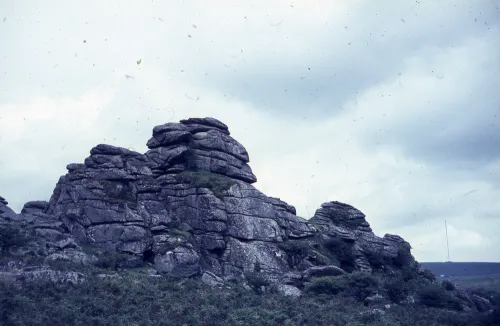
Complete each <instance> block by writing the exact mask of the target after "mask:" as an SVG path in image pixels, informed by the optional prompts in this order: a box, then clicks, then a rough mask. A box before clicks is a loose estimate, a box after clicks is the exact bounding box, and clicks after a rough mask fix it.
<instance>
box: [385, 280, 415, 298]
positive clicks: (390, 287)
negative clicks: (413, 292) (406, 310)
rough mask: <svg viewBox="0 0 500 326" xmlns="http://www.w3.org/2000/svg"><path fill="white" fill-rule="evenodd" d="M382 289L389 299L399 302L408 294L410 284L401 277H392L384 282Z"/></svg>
mask: <svg viewBox="0 0 500 326" xmlns="http://www.w3.org/2000/svg"><path fill="white" fill-rule="evenodd" d="M384 289H385V290H386V292H387V296H388V297H389V300H391V301H392V302H394V303H400V302H401V301H403V300H405V299H406V298H407V297H408V295H409V294H410V286H409V284H408V283H407V282H405V281H404V279H403V278H402V277H393V278H390V279H388V280H386V281H385V282H384Z"/></svg>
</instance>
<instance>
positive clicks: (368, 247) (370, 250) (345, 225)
mask: <svg viewBox="0 0 500 326" xmlns="http://www.w3.org/2000/svg"><path fill="white" fill-rule="evenodd" d="M309 223H311V224H314V225H316V226H317V228H318V229H319V230H320V231H322V234H324V235H325V236H326V238H329V237H339V238H341V239H343V240H344V241H345V242H346V243H349V244H351V246H352V250H353V252H354V257H355V261H354V264H355V267H356V269H357V270H362V271H367V272H371V271H372V264H371V263H370V261H369V259H367V257H376V258H377V259H378V261H386V262H391V261H394V260H397V258H398V256H399V255H402V254H403V255H405V256H406V257H408V258H409V260H410V261H408V262H407V263H408V264H411V265H414V266H415V267H417V265H416V262H415V260H414V259H413V257H412V256H411V254H410V249H411V246H410V244H409V243H408V242H406V241H405V240H404V239H402V238H401V237H399V236H397V235H391V234H386V235H385V236H384V237H383V238H380V237H377V236H376V235H375V234H374V233H373V231H372V229H371V227H370V224H369V223H368V222H367V221H366V219H365V214H363V213H362V212H361V211H359V210H358V209H356V208H354V207H352V206H351V205H348V204H344V203H340V202H337V201H332V202H327V203H324V204H322V205H321V207H320V208H319V209H318V210H316V212H315V214H314V216H313V217H312V218H311V219H310V220H309Z"/></svg>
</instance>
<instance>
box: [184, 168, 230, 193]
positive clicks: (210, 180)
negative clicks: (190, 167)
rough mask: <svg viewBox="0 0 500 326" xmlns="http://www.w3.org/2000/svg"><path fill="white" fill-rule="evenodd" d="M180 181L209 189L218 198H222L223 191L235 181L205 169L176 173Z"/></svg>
mask: <svg viewBox="0 0 500 326" xmlns="http://www.w3.org/2000/svg"><path fill="white" fill-rule="evenodd" d="M176 178H177V179H178V180H179V181H180V182H187V183H189V184H191V185H193V186H194V187H196V188H207V189H210V190H211V191H212V192H213V194H214V195H215V196H216V197H217V198H219V199H223V198H224V192H225V191H227V190H229V188H231V186H232V185H234V184H235V183H236V181H234V180H233V179H231V178H229V177H226V176H224V175H221V174H217V173H212V172H207V171H201V170H200V171H183V172H180V173H178V174H177V175H176Z"/></svg>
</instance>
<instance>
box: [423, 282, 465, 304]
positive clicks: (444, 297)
mask: <svg viewBox="0 0 500 326" xmlns="http://www.w3.org/2000/svg"><path fill="white" fill-rule="evenodd" d="M417 296H418V298H419V301H420V303H421V304H423V305H425V306H428V307H436V308H448V309H454V310H460V309H461V305H460V301H459V300H458V299H456V298H455V297H453V296H452V295H450V294H449V293H448V292H447V291H446V290H445V289H444V288H443V287H442V286H441V285H440V284H437V283H431V284H428V285H426V286H424V287H422V288H420V289H418V291H417Z"/></svg>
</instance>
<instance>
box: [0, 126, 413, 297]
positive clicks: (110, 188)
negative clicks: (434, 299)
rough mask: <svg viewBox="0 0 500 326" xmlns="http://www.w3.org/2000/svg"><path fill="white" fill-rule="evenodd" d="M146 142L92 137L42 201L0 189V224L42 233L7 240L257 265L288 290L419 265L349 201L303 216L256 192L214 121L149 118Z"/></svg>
mask: <svg viewBox="0 0 500 326" xmlns="http://www.w3.org/2000/svg"><path fill="white" fill-rule="evenodd" d="M147 146H148V148H149V150H148V151H147V152H146V153H144V154H141V153H138V152H135V151H131V150H128V149H125V148H120V147H115V146H112V145H107V144H100V145H97V146H95V147H94V148H92V149H91V150H90V156H89V157H87V158H86V159H85V161H84V162H83V163H72V164H69V165H68V166H67V170H68V173H67V174H66V175H64V176H62V177H60V179H59V181H58V183H57V185H56V187H55V189H54V191H53V194H52V196H51V198H50V200H49V201H48V202H44V201H32V202H28V203H26V204H25V205H24V207H23V209H22V211H21V213H20V214H16V213H15V212H13V211H12V210H11V209H10V208H8V206H7V202H6V201H5V199H4V198H2V197H0V224H2V223H3V225H7V224H9V223H11V224H12V223H14V222H15V223H20V224H22V227H21V226H19V227H20V228H22V229H23V230H27V231H26V232H31V234H34V235H35V238H36V239H37V240H36V241H32V242H31V243H29V244H24V245H22V246H16V245H13V246H10V247H9V248H7V249H6V247H5V246H4V248H2V249H3V250H8V251H10V252H11V253H16V251H17V252H18V253H19V251H20V250H21V251H23V252H24V253H27V252H32V254H33V255H35V256H37V255H38V256H42V257H44V261H50V260H54V259H62V260H65V261H70V262H73V263H81V264H87V263H88V262H89V261H91V260H92V259H93V257H91V256H89V255H87V254H86V253H85V252H84V251H83V250H82V247H89V246H90V247H92V248H98V249H100V250H106V251H112V252H115V251H116V252H120V253H123V254H126V255H127V257H128V261H126V262H124V264H125V265H124V266H127V267H133V266H140V265H141V264H145V263H149V264H151V265H153V266H154V268H155V269H156V270H157V272H158V273H159V274H161V275H166V276H173V277H192V276H200V277H202V278H203V280H204V282H206V283H208V284H214V285H215V284H221V282H222V281H223V280H225V279H226V280H227V279H230V278H233V277H239V276H242V275H246V274H248V273H259V275H260V276H261V277H262V278H264V279H266V282H270V283H274V284H278V286H279V289H280V291H281V292H282V293H284V294H287V295H293V296H296V295H298V294H299V293H300V291H299V290H298V287H300V286H301V285H302V284H303V283H304V282H307V281H310V280H311V279H312V278H314V277H320V276H328V275H342V274H345V273H346V272H347V273H349V272H353V271H366V272H374V271H380V272H383V273H390V272H392V271H394V270H398V269H402V268H406V269H413V270H415V271H416V270H418V268H419V265H418V263H417V262H416V261H415V260H414V258H413V256H412V255H411V253H410V249H411V247H410V245H409V244H408V243H407V242H406V241H404V240H403V239H402V238H401V237H399V236H396V235H385V236H384V237H383V238H381V237H378V236H376V235H375V234H374V233H373V232H372V229H371V228H370V225H369V224H368V222H367V221H366V219H365V215H364V214H363V213H362V212H360V211H359V210H357V209H355V208H354V207H352V206H350V205H347V204H344V203H340V202H327V203H324V204H322V205H321V207H320V208H319V209H318V210H317V211H316V212H315V214H314V216H313V217H312V218H310V219H309V220H306V219H304V218H302V217H299V216H297V215H296V211H295V208H294V207H293V206H291V205H289V204H287V203H285V202H283V201H282V200H280V199H277V198H273V197H268V196H266V195H265V194H263V193H262V192H260V191H259V190H257V189H256V188H255V187H254V186H252V183H254V182H256V180H257V179H256V177H255V175H254V174H253V172H252V170H251V168H250V166H249V165H248V163H249V155H248V153H247V151H246V149H245V148H244V147H243V146H242V145H241V144H240V143H238V142H237V141H236V140H235V139H233V138H232V137H231V134H230V132H229V129H228V127H227V126H226V125H225V124H224V123H222V122H220V121H218V120H216V119H213V118H191V119H187V120H181V121H180V123H166V124H163V125H159V126H156V127H154V129H153V135H152V138H151V139H149V141H148V142H147ZM4 270H5V269H4ZM18 272H19V271H18ZM18 272H15V271H8V272H4V274H5V273H10V274H9V275H11V276H12V275H14V274H15V273H18ZM32 274H33V273H32ZM56 274H57V273H56ZM56 274H54V273H52V274H51V273H49V272H47V271H42V272H36V273H34V274H33V275H37V276H33V277H38V276H40V275H42V276H43V275H46V278H48V279H54V278H57V277H62V276H60V275H59V274H57V275H56ZM30 275H31V274H30ZM63 278H64V277H63ZM65 279H68V277H66V278H65ZM80 279H81V277H80V275H77V274H74V275H73V274H72V275H71V276H69V280H70V281H71V282H79V280H80Z"/></svg>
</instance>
